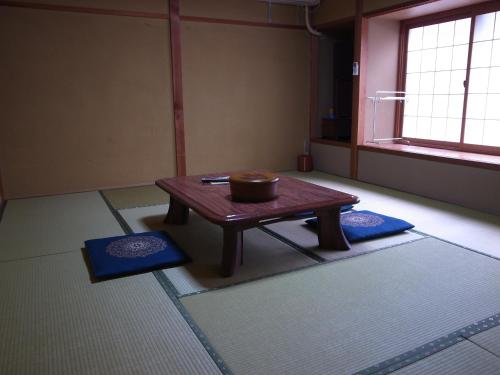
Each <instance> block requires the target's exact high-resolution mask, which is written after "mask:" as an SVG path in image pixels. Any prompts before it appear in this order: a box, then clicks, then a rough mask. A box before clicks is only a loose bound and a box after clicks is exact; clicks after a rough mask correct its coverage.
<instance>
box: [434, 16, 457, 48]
mask: <svg viewBox="0 0 500 375" xmlns="http://www.w3.org/2000/svg"><path fill="white" fill-rule="evenodd" d="M454 33H455V21H451V22H445V23H442V24H440V25H439V31H438V43H437V45H438V47H443V46H451V45H453V34H454Z"/></svg>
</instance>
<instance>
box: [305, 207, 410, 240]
mask: <svg viewBox="0 0 500 375" xmlns="http://www.w3.org/2000/svg"><path fill="white" fill-rule="evenodd" d="M306 223H307V224H309V225H311V226H313V227H316V226H317V225H318V219H317V218H312V219H309V220H306ZM340 223H341V224H342V230H343V231H344V234H345V236H346V238H347V240H348V241H349V242H359V241H364V240H368V239H372V238H378V237H384V236H389V235H392V234H397V233H401V232H403V231H405V230H407V229H411V228H413V227H414V225H413V224H410V223H408V222H406V221H404V220H401V219H396V218H395V217H390V216H385V215H381V214H377V213H375V212H371V211H353V212H347V213H344V214H342V215H340Z"/></svg>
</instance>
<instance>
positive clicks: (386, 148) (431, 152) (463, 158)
mask: <svg viewBox="0 0 500 375" xmlns="http://www.w3.org/2000/svg"><path fill="white" fill-rule="evenodd" d="M358 150H364V151H373V152H380V153H385V154H392V155H399V156H404V157H409V158H414V159H422V160H431V161H439V162H443V163H450V164H458V165H466V166H470V167H476V168H484V169H493V170H497V171H500V156H495V155H485V154H474V153H471V152H462V151H452V150H443V149H438V148H430V147H421V146H409V145H401V144H392V143H387V144H377V143H365V144H363V145H359V146H358Z"/></svg>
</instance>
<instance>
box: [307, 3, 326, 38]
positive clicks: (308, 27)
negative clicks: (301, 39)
mask: <svg viewBox="0 0 500 375" xmlns="http://www.w3.org/2000/svg"><path fill="white" fill-rule="evenodd" d="M305 8H306V27H307V30H308V31H309V32H310V33H311V34H312V35H316V36H321V35H322V34H321V33H320V32H319V31H317V30H314V29H313V28H312V27H311V24H310V23H309V6H307V5H305Z"/></svg>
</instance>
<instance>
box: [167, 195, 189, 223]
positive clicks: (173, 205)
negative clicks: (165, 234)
mask: <svg viewBox="0 0 500 375" xmlns="http://www.w3.org/2000/svg"><path fill="white" fill-rule="evenodd" d="M188 217H189V207H187V206H185V205H184V204H182V203H181V202H179V201H178V200H177V199H175V198H174V197H172V196H170V206H169V207H168V213H167V216H165V223H167V224H174V225H181V224H186V223H187V221H188Z"/></svg>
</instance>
